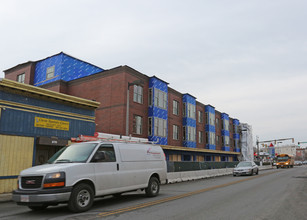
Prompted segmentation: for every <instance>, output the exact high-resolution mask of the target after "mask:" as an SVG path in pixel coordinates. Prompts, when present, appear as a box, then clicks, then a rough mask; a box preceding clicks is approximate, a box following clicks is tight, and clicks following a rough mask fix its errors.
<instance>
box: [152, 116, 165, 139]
mask: <svg viewBox="0 0 307 220" xmlns="http://www.w3.org/2000/svg"><path fill="white" fill-rule="evenodd" d="M166 129H167V127H166V120H164V119H162V118H155V125H154V130H155V136H159V137H166Z"/></svg>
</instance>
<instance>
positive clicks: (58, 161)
mask: <svg viewBox="0 0 307 220" xmlns="http://www.w3.org/2000/svg"><path fill="white" fill-rule="evenodd" d="M55 163H72V161H71V160H69V159H60V160H56V161H55Z"/></svg>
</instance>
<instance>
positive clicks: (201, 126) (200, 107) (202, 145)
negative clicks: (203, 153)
mask: <svg viewBox="0 0 307 220" xmlns="http://www.w3.org/2000/svg"><path fill="white" fill-rule="evenodd" d="M198 111H201V112H202V117H203V122H202V123H200V122H199V120H198ZM205 118H206V115H205V106H204V105H203V104H201V103H199V102H196V147H197V148H205V146H206V129H205V126H206V125H205ZM199 131H202V132H203V143H199V137H198V136H199Z"/></svg>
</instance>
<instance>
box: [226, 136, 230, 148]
mask: <svg viewBox="0 0 307 220" xmlns="http://www.w3.org/2000/svg"><path fill="white" fill-rule="evenodd" d="M225 146H227V147H229V136H225Z"/></svg>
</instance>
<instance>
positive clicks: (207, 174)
mask: <svg viewBox="0 0 307 220" xmlns="http://www.w3.org/2000/svg"><path fill="white" fill-rule="evenodd" d="M268 169H273V167H272V166H261V167H259V170H268ZM232 170H233V168H225V169H212V170H197V171H186V172H174V173H167V179H168V183H179V182H184V181H190V180H198V179H204V178H212V177H217V176H225V175H232ZM10 201H12V193H2V194H0V204H1V203H3V202H10Z"/></svg>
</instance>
